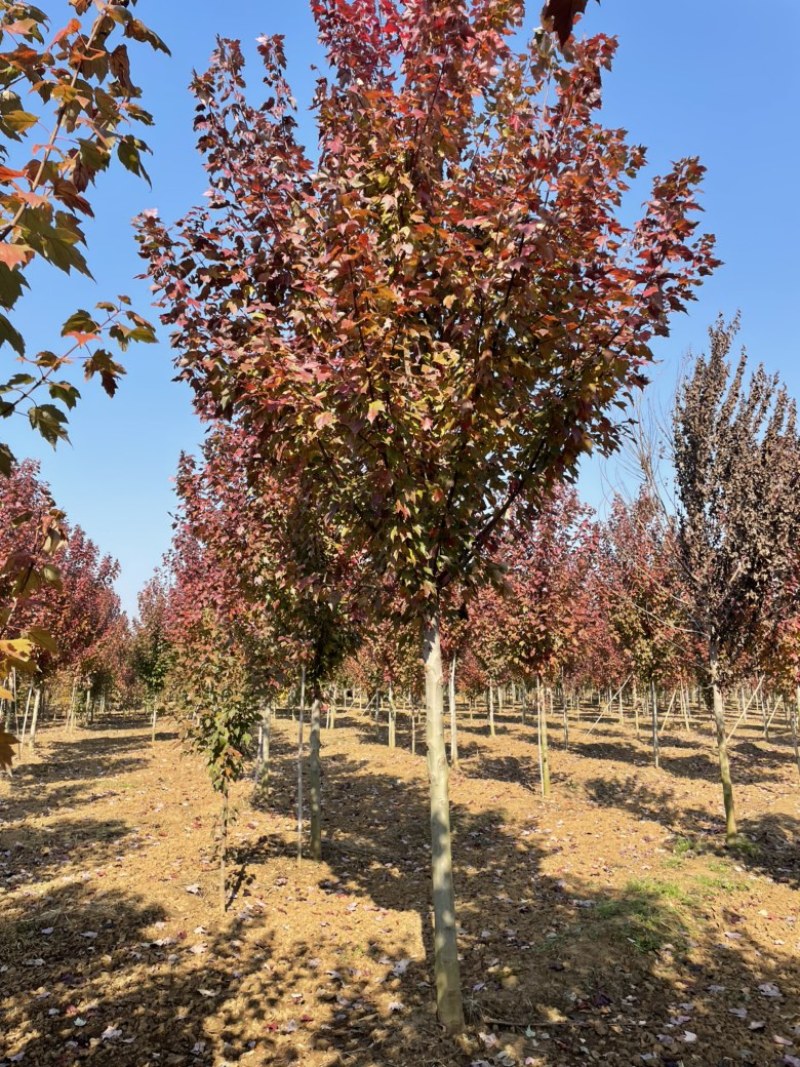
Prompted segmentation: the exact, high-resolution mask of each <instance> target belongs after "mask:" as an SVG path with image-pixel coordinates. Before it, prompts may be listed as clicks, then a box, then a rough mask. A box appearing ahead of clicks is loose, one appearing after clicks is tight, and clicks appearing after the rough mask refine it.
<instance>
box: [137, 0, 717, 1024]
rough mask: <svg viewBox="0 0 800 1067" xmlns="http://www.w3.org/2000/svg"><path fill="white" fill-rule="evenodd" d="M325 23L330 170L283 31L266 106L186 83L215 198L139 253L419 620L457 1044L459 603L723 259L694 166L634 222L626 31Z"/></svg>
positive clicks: (474, 23)
mask: <svg viewBox="0 0 800 1067" xmlns="http://www.w3.org/2000/svg"><path fill="white" fill-rule="evenodd" d="M312 9H313V12H314V15H315V17H316V20H317V25H318V27H319V31H320V36H321V39H322V41H323V44H324V46H325V48H326V50H327V59H328V64H329V67H330V70H331V77H330V79H323V80H321V81H320V82H319V86H318V91H317V95H316V100H315V109H316V115H317V121H318V125H319V143H320V155H319V159H318V160H317V161H315V162H313V163H312V160H311V159H310V158H309V157H308V156H307V155H306V153H305V152H304V150H303V149H302V147H301V146H300V145H299V143H298V142H297V140H296V137H295V132H294V131H295V126H296V123H295V120H294V118H293V116H292V114H291V109H292V106H293V102H292V98H291V95H290V91H289V87H288V85H287V83H286V80H285V76H284V55H283V44H282V41H281V40H280V39H278V38H263V39H262V41H261V44H260V51H261V55H262V59H263V61H264V67H265V80H266V82H267V85H268V94H269V95H268V99H267V100H266V101H265V103H264V104H263V105H261V106H254V105H251V104H250V103H249V102H248V101H247V99H246V96H245V85H244V80H243V59H242V54H241V51H240V48H239V46H238V44H237V43H236V42H231V41H221V42H220V43H219V47H218V49H217V52H216V54H215V56H214V60H213V64H212V67H211V69H210V70H209V71H208V73H206V74H204V75H202V76H201V77H198V78H197V79H196V81H195V84H194V90H195V93H196V95H197V98H198V113H197V119H196V126H197V129H198V132H199V135H200V148H201V150H202V151H203V153H204V154H205V157H206V163H207V170H208V173H209V179H210V182H211V187H212V195H211V197H210V199H209V200H208V202H207V204H206V206H204V207H200V208H196V209H194V210H193V211H192V212H191V214H190V215H189V216H188V217H187V219H186V220H185V221H184V223H183V224H182V225H181V226H180V227H179V229H178V231H177V232H176V233H171V232H169V231H168V230H167V229H166V228H165V227H164V226H163V225H162V224H161V222H160V221H159V220H158V218H157V217H155V216H150V217H147V218H144V219H143V220H142V221H141V228H140V240H141V243H142V252H143V254H144V255H145V256H146V257H147V258H148V259H149V261H150V271H151V274H152V277H153V280H154V282H155V285H156V287H157V289H158V291H159V292H160V294H161V298H162V302H163V305H164V314H163V320H164V321H165V322H166V323H169V324H171V325H172V326H173V327H174V330H175V332H174V335H173V343H174V344H175V346H176V348H178V349H179V351H180V353H181V355H180V356H179V357H178V365H179V367H180V369H181V374H182V376H183V377H184V378H185V379H186V380H187V381H188V382H190V383H191V385H192V386H193V388H194V389H195V391H196V393H197V396H198V406H199V408H200V410H201V411H203V412H205V413H212V414H219V415H223V416H224V415H230V414H233V413H235V414H236V416H237V417H238V418H239V419H240V420H241V421H242V423H243V424H244V425H245V426H246V428H247V430H248V432H250V433H252V434H253V435H254V436H255V437H256V438H257V439H258V442H259V449H260V452H261V454H262V456H263V459H264V463H265V464H266V465H267V466H268V467H269V469H270V472H271V474H272V475H273V476H275V477H278V478H279V479H283V478H284V477H287V476H296V475H297V472H299V471H303V472H304V474H305V478H306V484H307V485H308V487H309V494H312V493H313V504H314V507H315V508H316V509H318V510H319V511H320V513H321V514H324V515H326V516H327V517H328V521H330V522H333V523H335V524H336V527H337V528H338V529H339V531H340V536H341V537H342V538H343V539H346V541H347V542H348V544H349V545H350V546H351V547H350V551H351V553H352V554H353V555H355V556H358V555H359V554H361V553H365V554H366V555H367V556H368V558H369V561H370V564H371V566H372V567H373V568H374V569H375V570H376V571H377V572H379V573H384V572H386V573H389V574H391V576H392V578H393V580H394V582H395V584H396V587H397V589H398V591H399V593H400V594H401V595H402V597H403V603H404V610H405V612H406V613H407V614H408V615H409V616H410V617H413V618H415V620H417V622H418V624H419V627H420V633H421V651H422V659H423V663H424V668H425V676H426V708H427V717H426V723H427V726H426V737H427V748H428V767H429V777H430V796H431V837H432V873H433V901H434V913H435V938H434V941H435V955H436V984H437V999H438V1005H439V1014H440V1018H441V1019H442V1022H443V1023H444V1024H445V1026H447V1027H448V1028H449V1029H451V1030H459V1029H460V1028H461V1026H462V1025H463V1008H462V1000H461V990H460V981H459V967H458V952H457V945H456V919H455V895H454V889H453V879H452V861H451V845H450V814H449V801H448V784H447V760H446V754H445V749H444V737H443V730H442V657H441V642H440V626H441V603H442V602H441V596H442V592H443V590H444V589H445V588H446V587H447V586H448V585H449V584H450V583H452V582H453V581H456V580H460V581H461V582H463V583H464V584H465V586H466V585H469V584H470V583H474V582H479V581H480V580H481V578H482V571H483V564H484V560H485V555H486V548H487V544H488V543H489V542H490V540H491V538H492V537H493V535H494V534H495V533H496V532H497V531H498V530H499V529H500V528H501V527H502V525H503V523H504V521H505V518H506V516H507V514H508V512H509V509H511V508H512V507H513V506H514V505H515V504H518V505H519V506H520V508H522V507H523V505H528V506H531V507H535V505H536V503H537V502H538V501H539V500H540V499H541V498H542V496H543V495H544V494H545V492H546V491H547V490H548V489H549V488H550V486H551V485H552V484H553V483H554V482H556V481H558V480H559V479H560V478H561V477H562V475H563V474H564V473H565V472H568V471H570V470H572V469H573V468H574V466H575V464H576V463H577V460H578V458H579V457H580V456H581V455H583V454H584V453H585V452H587V451H589V450H590V449H592V448H599V449H601V450H610V449H612V448H614V447H615V445H616V443H617V441H618V439H619V434H620V430H619V428H618V427H617V425H616V423H615V420H614V417H613V406H614V404H615V403H617V402H618V401H620V402H621V399H622V397H624V395H625V394H626V393H627V392H628V391H630V390H631V389H634V388H636V387H637V386H639V385H641V384H642V382H643V380H644V378H643V371H644V368H645V367H646V365H647V363H648V362H649V360H650V358H651V355H650V348H649V342H650V340H651V339H652V337H653V335H654V334H662V335H663V334H666V333H667V331H668V319H669V315H670V313H671V312H674V311H679V310H681V309H682V308H683V307H684V306H685V304H686V301H687V300H688V299H690V297H691V295H692V293H693V291H694V287H695V286H696V285H697V284H699V282H700V279H701V276H702V275H704V274H707V273H708V272H709V271H710V270H711V268H712V267H713V265H714V263H715V260H714V257H713V251H712V246H713V242H712V239H711V238H710V237H707V236H706V237H700V238H696V237H695V235H694V230H695V222H694V221H693V214H694V212H695V209H696V206H697V205H696V200H695V194H696V190H697V186H698V183H699V182H700V179H701V176H702V173H703V168H702V167H701V166H700V164H699V163H698V162H697V160H695V159H690V160H684V161H682V162H680V163H678V164H677V165H676V166H675V167H674V168H673V169H672V170H671V171H670V172H669V173H668V174H667V175H666V176H665V177H663V178H659V179H657V180H656V182H655V184H654V189H653V193H652V197H651V199H650V201H649V203H648V206H647V210H646V214H645V216H644V217H643V218H642V219H641V220H640V221H639V222H638V223H636V224H635V225H634V226H633V227H626V225H625V224H624V223H623V222H622V221H621V212H620V210H619V208H620V203H621V199H622V197H623V194H624V192H625V190H626V189H627V188H628V183H629V182H630V180H631V179H632V178H633V177H635V176H636V175H637V174H638V173H639V172H640V171H641V169H642V167H643V165H644V159H645V156H644V151H643V150H642V149H641V148H639V147H632V146H630V145H628V144H627V143H626V141H625V138H624V135H623V133H622V131H620V130H611V129H607V128H605V127H604V126H603V125H602V124H601V123H600V122H599V121H598V117H597V110H598V108H599V106H600V100H601V93H600V86H601V75H602V72H603V71H604V70H606V69H608V68H609V67H610V65H611V61H612V57H613V54H614V48H615V45H614V42H613V41H611V40H609V39H608V38H606V37H603V36H600V37H596V38H594V39H593V40H590V41H587V42H584V43H582V44H580V45H578V46H576V48H575V52H574V56H575V58H574V62H573V63H572V64H570V65H564V64H563V63H562V62H561V60H560V59H559V58H558V57H557V56H556V54H555V52H554V50H553V49H552V47H551V45H550V42H549V40H548V39H544V38H536V39H535V40H534V41H533V42H532V43H531V45H530V46H529V47H528V48H527V49H525V50H524V51H523V52H522V53H521V54H518V53H516V52H515V51H514V50H513V48H512V46H511V43H510V39H511V37H512V36H513V35H514V34H515V33H516V32H517V31H518V29H519V28H520V26H521V24H522V20H523V15H524V5H523V3H522V2H521V0H473V2H471V3H469V4H465V3H463V2H462V0H458V2H456V0H380V2H379V3H377V4H375V3H372V2H366V0H357V2H355V3H352V4H343V3H341V2H339V0H313V3H312ZM520 513H522V511H521V512H520Z"/></svg>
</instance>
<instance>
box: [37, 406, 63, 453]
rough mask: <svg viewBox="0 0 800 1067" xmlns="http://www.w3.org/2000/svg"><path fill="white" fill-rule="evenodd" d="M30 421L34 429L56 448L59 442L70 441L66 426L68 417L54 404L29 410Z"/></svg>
mask: <svg viewBox="0 0 800 1067" xmlns="http://www.w3.org/2000/svg"><path fill="white" fill-rule="evenodd" d="M28 420H29V422H30V424H31V427H32V429H34V430H36V431H38V433H40V434H41V435H42V437H43V438H44V439H45V441H47V443H48V444H51V445H53V446H55V445H56V444H57V443H58V442H59V441H68V440H69V437H68V435H67V431H66V430H65V429H64V425H65V423H66V421H67V417H66V415H65V414H64V412H63V411H60V410H59V409H58V408H57V407H56V406H55V405H54V404H36V405H34V406H33V407H32V408H29V410H28Z"/></svg>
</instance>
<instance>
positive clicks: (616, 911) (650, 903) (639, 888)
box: [594, 878, 693, 952]
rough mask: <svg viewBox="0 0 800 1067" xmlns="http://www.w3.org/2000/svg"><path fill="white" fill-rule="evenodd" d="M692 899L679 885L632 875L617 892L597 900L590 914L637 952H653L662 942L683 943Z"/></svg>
mask: <svg viewBox="0 0 800 1067" xmlns="http://www.w3.org/2000/svg"><path fill="white" fill-rule="evenodd" d="M692 903H693V901H692V898H691V896H689V895H688V894H687V893H686V891H685V890H684V889H683V887H682V886H680V885H677V884H676V883H674V882H663V881H660V880H657V879H653V878H643V879H638V878H637V879H633V880H631V881H630V882H628V883H627V884H626V885H625V887H624V889H622V891H621V892H620V894H619V896H617V897H614V898H610V899H608V900H604V901H601V902H600V903H599V904H598V906H597V908H596V909H595V912H594V916H595V919H596V920H597V921H598V922H601V923H603V924H604V925H605V932H606V933H609V934H611V936H613V937H615V938H618V939H624V940H626V941H629V942H630V943H631V944H633V945H634V946H635V947H636V949H637V950H638V951H639V952H657V951H658V950H659V949H661V948H663V946H664V945H666V944H673V945H676V946H677V945H683V944H684V943H685V941H686V935H687V931H688V927H689V925H690V921H691V920H690V916H689V914H685V913H684V912H685V911H686V909H688V908H689V907H691V905H692Z"/></svg>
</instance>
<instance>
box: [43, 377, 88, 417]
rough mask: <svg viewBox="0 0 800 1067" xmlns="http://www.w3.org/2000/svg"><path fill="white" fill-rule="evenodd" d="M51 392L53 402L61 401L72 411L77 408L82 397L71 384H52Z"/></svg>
mask: <svg viewBox="0 0 800 1067" xmlns="http://www.w3.org/2000/svg"><path fill="white" fill-rule="evenodd" d="M49 392H50V396H51V397H52V398H53V400H60V401H61V403H62V404H65V405H66V407H67V408H69V410H70V411H72V409H73V408H74V407H75V405H76V404H77V402H78V401H79V400H80V396H81V394H80V393H79V392H78V390H77V389H76V388H75V386H74V385H72V384H71V383H70V382H51V383H50V387H49Z"/></svg>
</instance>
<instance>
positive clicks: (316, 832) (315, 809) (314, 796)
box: [308, 682, 322, 860]
mask: <svg viewBox="0 0 800 1067" xmlns="http://www.w3.org/2000/svg"><path fill="white" fill-rule="evenodd" d="M321 709H322V691H321V689H320V686H319V682H314V698H313V701H312V703H311V726H310V741H311V747H310V756H309V764H308V796H309V801H310V805H311V858H312V859H314V860H321V859H322V761H321V759H320V749H321V739H320V715H321Z"/></svg>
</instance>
